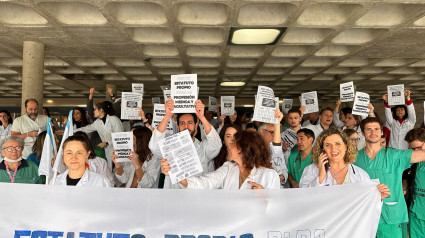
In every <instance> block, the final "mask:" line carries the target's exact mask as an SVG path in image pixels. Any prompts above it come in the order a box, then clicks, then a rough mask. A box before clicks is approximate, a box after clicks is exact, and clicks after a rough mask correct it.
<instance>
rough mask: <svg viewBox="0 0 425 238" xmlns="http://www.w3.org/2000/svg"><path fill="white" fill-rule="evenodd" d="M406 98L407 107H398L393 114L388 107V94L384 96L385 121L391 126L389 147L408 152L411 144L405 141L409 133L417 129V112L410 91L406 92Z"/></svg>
mask: <svg viewBox="0 0 425 238" xmlns="http://www.w3.org/2000/svg"><path fill="white" fill-rule="evenodd" d="M404 96H405V97H406V105H407V106H406V105H397V106H395V109H394V110H393V112H391V108H390V106H389V105H388V94H384V95H382V99H384V105H385V119H386V122H387V123H388V125H389V126H390V128H389V129H390V131H391V134H390V141H389V143H388V147H391V148H394V149H399V150H406V149H408V148H409V144H408V143H407V142H406V141H405V140H404V137H405V136H406V134H407V132H408V131H410V130H412V129H413V128H414V127H415V123H416V112H415V107H414V106H413V102H412V100H411V99H410V91H409V90H404Z"/></svg>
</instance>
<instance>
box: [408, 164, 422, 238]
mask: <svg viewBox="0 0 425 238" xmlns="http://www.w3.org/2000/svg"><path fill="white" fill-rule="evenodd" d="M409 210H410V214H409V231H410V237H411V238H417V237H424V236H425V162H420V163H418V167H417V169H416V176H415V187H414V192H413V202H412V205H411V206H410V209H409Z"/></svg>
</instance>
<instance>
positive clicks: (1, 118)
mask: <svg viewBox="0 0 425 238" xmlns="http://www.w3.org/2000/svg"><path fill="white" fill-rule="evenodd" d="M7 120H9V116H8V115H7V114H6V113H4V112H2V113H0V121H1V122H2V123H3V124H7V123H8V122H7Z"/></svg>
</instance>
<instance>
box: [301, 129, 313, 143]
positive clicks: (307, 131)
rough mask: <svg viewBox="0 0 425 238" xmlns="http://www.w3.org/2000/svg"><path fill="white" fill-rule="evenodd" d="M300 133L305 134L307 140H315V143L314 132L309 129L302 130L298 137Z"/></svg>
mask: <svg viewBox="0 0 425 238" xmlns="http://www.w3.org/2000/svg"><path fill="white" fill-rule="evenodd" d="M300 133H304V135H305V136H307V138H313V141H314V139H315V138H314V132H313V131H312V130H310V129H308V128H301V129H299V130H298V131H297V135H298V134H300Z"/></svg>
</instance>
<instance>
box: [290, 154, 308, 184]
mask: <svg viewBox="0 0 425 238" xmlns="http://www.w3.org/2000/svg"><path fill="white" fill-rule="evenodd" d="M297 157H298V159H297ZM310 164H311V152H310V154H308V156H307V158H305V160H303V158H302V156H301V152H300V151H292V152H291V155H290V156H289V159H288V173H289V174H290V175H291V176H292V178H293V179H294V180H295V181H296V182H297V183H300V180H301V176H302V175H303V172H304V169H305V167H307V166H309V165H310ZM291 187H292V185H291Z"/></svg>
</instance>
